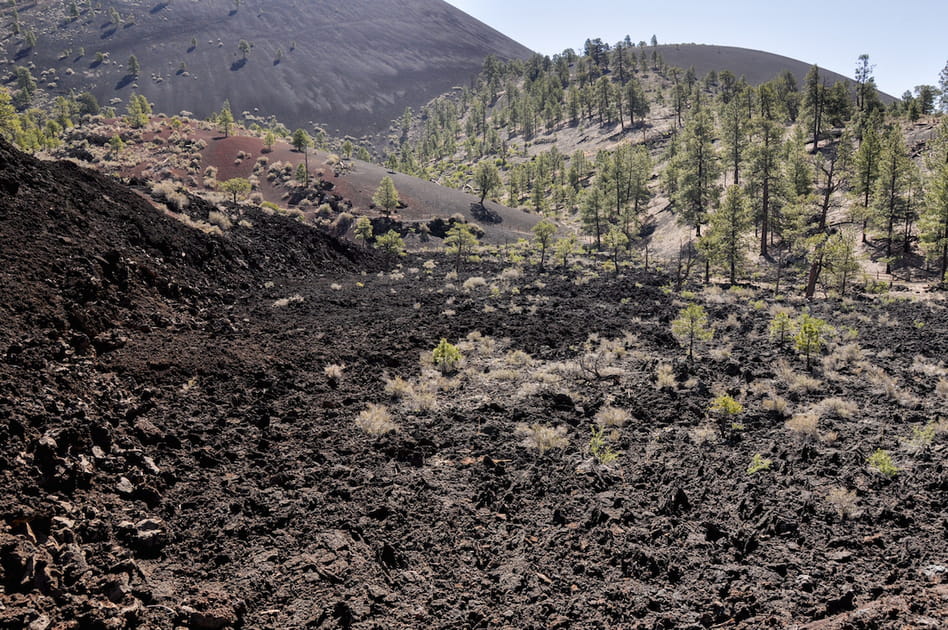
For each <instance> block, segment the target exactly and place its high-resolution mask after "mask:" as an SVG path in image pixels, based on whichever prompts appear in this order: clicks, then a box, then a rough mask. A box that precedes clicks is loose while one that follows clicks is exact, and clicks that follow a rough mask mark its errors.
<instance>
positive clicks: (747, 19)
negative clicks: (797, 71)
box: [447, 0, 948, 97]
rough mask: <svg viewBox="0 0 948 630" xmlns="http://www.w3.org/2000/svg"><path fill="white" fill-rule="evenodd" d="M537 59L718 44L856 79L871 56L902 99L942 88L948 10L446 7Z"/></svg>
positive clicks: (834, 4)
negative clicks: (620, 45) (627, 44)
mask: <svg viewBox="0 0 948 630" xmlns="http://www.w3.org/2000/svg"><path fill="white" fill-rule="evenodd" d="M447 1H448V2H450V3H451V4H453V5H455V6H456V7H458V8H459V9H461V10H462V11H465V12H466V13H469V14H470V15H472V16H474V17H476V18H477V19H479V20H481V21H482V22H484V23H486V24H488V25H490V26H492V27H493V28H495V29H497V30H498V31H500V32H502V33H504V34H505V35H507V36H509V37H511V38H513V39H515V40H517V41H518V42H520V43H521V44H523V45H524V46H526V47H528V48H530V49H532V50H535V51H537V52H540V53H543V54H547V55H552V54H554V53H558V52H562V51H563V50H564V49H566V48H574V49H576V50H577V51H579V50H581V49H582V46H583V42H585V41H586V39H587V38H595V37H600V38H602V40H603V41H605V42H608V43H610V44H613V43H615V42H617V41H620V40H622V39H623V38H625V36H626V35H629V36H630V37H631V38H632V41H633V42H635V43H638V42H639V41H642V40H644V41H649V40H650V39H651V37H652V35H655V36H656V37H657V38H658V42H659V43H660V44H682V43H696V44H718V45H723V46H740V47H743V48H754V49H758V50H764V51H766V52H770V53H776V54H779V55H784V56H787V57H793V58H795V59H799V60H801V61H804V62H807V63H811V64H812V63H816V64H818V65H819V66H820V67H821V68H826V69H828V70H833V71H835V72H839V73H840V74H844V75H846V76H849V77H851V76H853V74H854V70H855V67H856V60H857V59H858V57H859V55H861V54H864V53H865V54H868V55H869V61H870V63H871V64H873V65H874V66H875V70H874V76H875V79H876V84H877V85H878V87H879V89H880V90H882V91H883V92H887V93H888V94H891V95H893V96H896V97H900V96H902V94H903V93H904V92H905V91H906V90H911V89H913V88H914V87H915V86H916V85H923V84H930V85H935V86H937V85H938V74H939V72H941V70H942V68H944V67H945V64H946V63H948V36H946V35H948V1H946V0H924V1H918V0H914V1H913V0H903V1H901V2H894V3H892V4H888V3H885V5H884V6H885V7H886V8H885V9H879V8H876V7H878V6H879V4H880V3H877V2H873V1H872V0H862V1H861V2H855V1H853V0H841V1H837V0H822V1H813V0H795V1H794V0H791V1H790V2H771V1H768V0H728V1H719V2H714V1H713V0H705V1H703V2H702V1H700V0H678V1H675V2H661V1H660V0H651V1H650V2H636V1H624V2H623V1H621V0H544V1H534V0H529V1H514V0H447Z"/></svg>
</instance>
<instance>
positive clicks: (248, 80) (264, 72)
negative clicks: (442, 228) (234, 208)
mask: <svg viewBox="0 0 948 630" xmlns="http://www.w3.org/2000/svg"><path fill="white" fill-rule="evenodd" d="M95 5H96V6H100V5H101V8H100V9H97V10H92V9H90V8H89V7H90V6H91V3H86V2H79V3H77V5H76V6H77V7H78V8H79V15H78V17H76V18H72V17H71V16H70V13H71V9H70V6H71V5H70V3H69V2H62V1H60V0H34V1H32V2H20V3H19V4H18V5H17V12H18V23H19V25H20V33H21V34H20V35H19V36H12V35H9V33H10V31H11V30H12V29H13V28H14V26H13V25H14V20H15V18H14V15H15V14H14V9H13V8H11V7H8V6H6V3H5V6H4V9H3V15H4V18H5V20H4V22H5V32H6V33H8V35H7V36H6V37H5V39H4V42H3V43H4V47H5V50H6V54H5V55H4V59H5V66H6V67H5V68H4V72H5V73H10V74H11V75H12V73H13V70H14V67H16V66H24V65H27V64H32V67H33V68H34V70H33V73H34V74H36V75H40V74H41V73H42V77H38V82H39V87H40V88H41V89H46V90H48V92H49V93H50V94H66V93H68V92H69V91H70V90H76V91H77V92H81V91H84V90H91V91H92V92H93V94H95V96H96V97H97V98H98V100H99V101H100V102H101V103H102V104H103V105H104V104H109V103H125V102H127V101H128V98H129V95H130V94H131V93H132V92H138V93H141V94H144V95H145V96H147V98H148V99H149V100H150V101H152V102H153V103H155V106H156V110H157V111H162V112H166V113H169V114H176V113H178V112H179V111H181V110H187V111H190V112H193V113H194V114H195V115H196V116H198V117H205V116H207V115H209V114H210V113H212V112H213V111H216V110H218V109H220V107H221V104H222V103H223V101H224V100H225V99H230V102H231V106H232V108H233V110H234V112H235V113H240V112H244V111H246V112H249V113H251V114H253V115H259V116H261V117H264V118H265V117H269V116H271V115H273V116H276V117H277V118H278V119H279V120H280V121H281V122H283V123H284V124H285V125H288V126H289V127H290V128H295V127H307V126H309V125H310V124H315V125H321V126H324V127H326V130H327V132H329V133H332V134H334V135H337V136H341V135H346V134H349V135H354V136H361V135H363V134H371V133H375V132H378V131H380V130H384V129H385V128H386V127H387V126H388V124H389V123H390V122H391V120H392V119H394V118H396V117H397V116H399V115H400V114H401V113H402V112H403V111H404V109H405V108H406V107H409V106H411V107H417V106H419V105H421V104H423V103H424V102H426V101H428V100H429V99H431V98H433V97H434V96H436V95H437V94H440V93H442V92H444V91H446V90H448V89H449V88H451V87H452V86H455V85H463V84H465V83H467V82H468V81H469V80H470V79H471V77H472V76H473V75H475V74H476V73H477V72H478V71H480V69H481V68H482V66H483V62H484V58H485V57H486V56H487V55H490V54H494V55H497V56H498V57H501V58H524V57H526V56H528V55H529V54H530V51H529V50H527V49H526V48H524V47H523V46H521V45H519V44H517V43H516V42H514V41H512V40H510V39H509V38H507V37H504V36H503V35H501V34H500V33H498V32H497V31H495V30H493V29H491V28H489V27H487V26H486V25H484V24H482V23H480V22H478V21H477V20H475V19H473V18H471V17H470V16H468V15H466V14H465V13H463V12H461V11H459V10H457V9H455V8H454V7H452V6H451V5H449V4H447V3H445V2H442V1H441V0H399V1H398V2H372V1H370V0H345V1H341V0H332V1H330V2H310V1H306V0H244V1H243V2H239V3H235V2H233V0H202V1H201V2H187V1H178V2H162V1H158V0H155V2H142V1H135V0H116V1H114V2H108V3H105V4H101V3H95ZM113 9H114V10H115V11H116V12H117V13H116V14H113V13H112V10H113ZM116 17H117V20H118V21H116ZM31 32H32V33H33V34H34V35H35V39H36V43H35V45H34V46H32V47H29V42H28V39H29V34H30V33H31ZM241 41H244V42H246V43H247V45H248V46H249V49H248V50H247V51H246V54H245V53H244V52H241V51H240V50H239V47H240V42H241ZM132 55H134V56H135V57H136V58H137V60H138V62H139V64H140V67H141V70H140V73H139V75H138V76H133V75H132V74H130V73H129V67H128V60H129V58H130V57H131V56H132Z"/></svg>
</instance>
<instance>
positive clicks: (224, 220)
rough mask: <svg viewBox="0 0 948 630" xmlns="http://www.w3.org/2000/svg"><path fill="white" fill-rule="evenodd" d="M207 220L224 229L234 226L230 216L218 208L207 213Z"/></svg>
mask: <svg viewBox="0 0 948 630" xmlns="http://www.w3.org/2000/svg"><path fill="white" fill-rule="evenodd" d="M207 221H208V223H211V224H212V225H216V226H217V227H219V228H220V229H222V230H224V231H226V230H229V229H231V228H232V227H233V223H231V221H230V218H229V217H228V216H227V215H226V214H224V213H223V212H219V211H217V210H211V211H210V212H209V213H208V214H207Z"/></svg>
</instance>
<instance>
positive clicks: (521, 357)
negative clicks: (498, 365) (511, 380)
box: [504, 350, 533, 367]
mask: <svg viewBox="0 0 948 630" xmlns="http://www.w3.org/2000/svg"><path fill="white" fill-rule="evenodd" d="M504 362H505V363H507V365H510V366H513V367H530V366H531V365H533V358H532V357H531V356H530V355H529V354H527V353H526V352H524V351H523V350H511V351H510V352H508V353H507V356H506V357H504Z"/></svg>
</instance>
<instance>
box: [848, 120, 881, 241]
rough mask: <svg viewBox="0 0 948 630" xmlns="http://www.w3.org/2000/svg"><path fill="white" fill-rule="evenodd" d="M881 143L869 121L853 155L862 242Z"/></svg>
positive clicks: (874, 183)
mask: <svg viewBox="0 0 948 630" xmlns="http://www.w3.org/2000/svg"><path fill="white" fill-rule="evenodd" d="M881 152H882V142H881V140H880V138H879V133H878V131H877V130H876V124H874V123H873V122H872V121H870V122H869V123H868V124H867V125H866V128H865V130H864V131H863V134H862V142H860V143H859V148H858V149H857V150H856V153H855V154H854V155H853V164H852V170H853V177H852V179H853V192H854V193H855V194H857V195H859V196H860V197H861V199H862V217H863V224H862V241H863V242H864V243H865V242H866V227H867V222H868V221H869V202H870V200H871V195H872V191H873V189H874V188H875V185H876V180H877V179H878V178H879V160H880V158H881Z"/></svg>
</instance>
